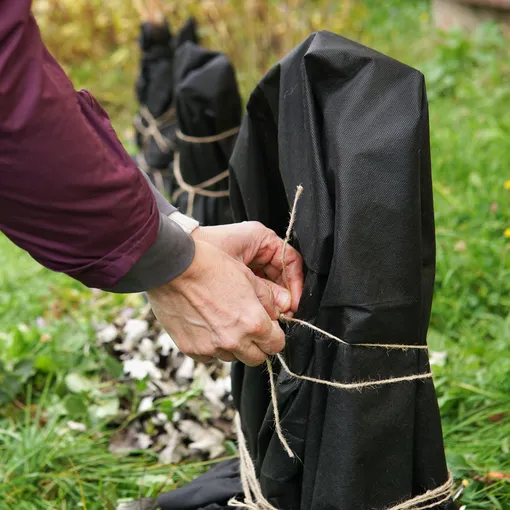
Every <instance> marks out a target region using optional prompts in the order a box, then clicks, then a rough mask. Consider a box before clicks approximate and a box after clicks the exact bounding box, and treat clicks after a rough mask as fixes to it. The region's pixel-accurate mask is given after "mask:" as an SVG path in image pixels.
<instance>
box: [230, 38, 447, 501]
mask: <svg viewBox="0 0 510 510" xmlns="http://www.w3.org/2000/svg"><path fill="white" fill-rule="evenodd" d="M299 184H302V185H303V187H304V192H303V196H302V198H301V200H300V202H299V206H298V210H297V217H296V223H295V228H294V236H293V244H294V246H295V247H296V248H297V249H298V250H299V251H300V252H301V253H302V255H303V259H304V266H305V285H304V292H303V296H302V299H301V302H300V306H299V310H298V313H297V315H296V316H297V317H298V318H300V319H303V320H306V321H308V322H311V323H313V324H316V325H317V326H318V327H320V328H321V329H324V330H326V331H328V332H330V333H332V334H333V335H335V336H337V337H340V338H343V339H345V340H346V341H347V342H350V343H385V344H389V343H395V344H413V345H414V344H416V345H422V344H424V343H425V342H426V333H427V327H428V323H429V317H430V309H431V302H432V292H433V285H434V272H435V236H434V216H433V203H432V186H431V171H430V147H429V132H428V105H427V99H426V93H425V85H424V79H423V76H422V75H421V74H420V73H419V72H418V71H416V70H414V69H412V68H410V67H408V66H406V65H404V64H401V63H399V62H397V61H395V60H393V59H391V58H389V57H386V56H384V55H382V54H380V53H377V52H375V51H373V50H371V49H368V48H366V47H363V46H361V45H359V44H357V43H354V42H352V41H349V40H347V39H344V38H342V37H339V36H336V35H333V34H331V33H328V32H320V33H317V34H314V35H312V36H310V37H309V38H308V39H307V40H306V41H305V42H304V43H302V44H301V45H300V46H298V47H297V48H296V49H294V50H293V51H292V52H291V53H290V54H289V55H288V56H286V57H285V58H284V59H283V60H282V61H281V62H280V63H279V64H277V65H276V66H275V67H274V68H273V69H272V70H271V71H270V72H269V73H268V74H267V75H266V76H265V77H264V78H263V79H262V80H261V81H260V83H259V84H258V85H257V87H256V89H255V90H254V92H253V93H252V95H251V97H250V100H249V103H248V105H247V116H246V117H245V119H244V122H243V126H242V130H241V132H240V134H239V136H238V140H237V143H236V146H235V150H234V154H233V156H232V159H231V201H232V207H233V211H234V217H235V220H236V221H243V220H258V221H261V222H262V223H264V224H265V225H267V226H268V227H270V228H272V229H274V230H275V231H276V233H277V234H278V235H280V236H281V237H283V236H284V235H285V230H286V227H287V224H288V221H289V214H288V211H289V208H290V206H291V204H292V202H293V199H294V195H295V190H296V186H297V185H299ZM286 345H287V346H286V349H285V352H284V355H285V358H286V359H287V362H288V363H289V365H290V367H291V368H292V369H293V371H295V372H297V373H300V374H306V375H309V376H312V377H318V378H322V379H327V380H336V381H341V382H357V381H366V380H377V379H385V378H390V377H399V376H406V375H413V374H418V373H423V372H427V371H428V370H429V362H428V359H427V354H426V352H424V351H419V350H408V351H387V350H385V349H377V348H375V349H369V348H362V347H355V346H352V347H351V346H343V345H341V344H339V343H337V342H333V341H330V340H328V339H326V338H324V337H321V336H320V335H317V334H315V333H314V332H312V331H310V330H308V329H306V328H303V327H296V326H291V327H289V328H288V330H287V342H286ZM275 368H276V369H277V368H278V367H275ZM277 392H278V406H279V410H280V416H281V423H282V427H283V430H284V431H285V435H286V437H287V439H288V441H289V444H290V446H291V448H292V449H293V451H294V452H295V453H296V456H297V458H298V459H299V460H295V459H290V458H289V457H288V456H287V454H286V453H285V451H284V450H283V448H282V446H281V444H280V442H279V440H278V438H277V436H276V434H275V431H274V413H273V409H272V406H271V401H270V395H269V382H268V375H267V371H266V370H265V369H264V368H263V367H261V368H249V367H246V366H244V365H242V364H241V363H236V364H234V367H233V393H234V399H235V402H236V406H237V408H238V409H239V410H240V413H241V417H242V421H243V428H244V430H245V434H246V436H247V440H248V447H249V450H250V452H251V454H252V457H253V459H254V461H255V465H256V470H257V473H258V475H259V477H260V481H261V485H262V489H263V492H264V494H265V496H266V497H267V498H268V499H269V500H270V501H271V502H272V503H273V504H274V505H275V506H276V507H277V508H281V509H285V510H298V509H300V510H369V509H370V510H372V509H375V510H378V509H381V510H382V509H384V508H387V507H389V506H391V505H393V504H397V503H398V502H400V501H402V500H405V499H409V498H411V497H413V496H416V495H418V494H421V493H423V492H425V491H426V490H427V489H431V488H435V487H436V486H438V485H441V484H443V483H444V482H445V481H446V479H447V477H448V474H447V468H446V463H445V456H444V449H443V440H442V432H441V424H440V417H439V410H438V406H437V401H436V396H435V392H434V385H433V383H432V381H431V380H430V379H427V380H422V381H413V382H402V383H396V384H390V385H386V386H380V387H377V388H372V389H364V390H363V391H361V392H360V391H346V390H341V389H336V388H328V387H326V386H323V385H319V384H314V383H310V382H305V381H299V380H297V379H294V378H292V377H291V376H289V375H288V374H287V373H286V372H285V371H280V373H279V376H278V391H277ZM436 508H444V509H446V508H448V509H451V508H455V506H454V504H453V503H452V502H448V503H446V504H443V505H441V506H438V505H436Z"/></svg>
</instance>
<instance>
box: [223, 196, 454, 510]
mask: <svg viewBox="0 0 510 510" xmlns="http://www.w3.org/2000/svg"><path fill="white" fill-rule="evenodd" d="M302 192H303V188H302V186H298V188H297V191H296V196H295V198H294V204H293V207H292V210H291V215H290V221H289V226H288V228H287V232H286V235H285V239H284V246H283V251H282V259H281V260H282V276H283V281H284V283H285V286H286V287H287V289H289V291H290V287H289V285H288V278H287V275H286V249H287V246H288V244H289V241H290V237H291V235H292V231H293V228H294V223H295V221H296V210H297V203H298V200H299V198H300V196H301V193H302ZM280 319H281V320H282V321H283V322H287V323H289V322H290V323H296V324H300V325H301V326H304V327H307V328H309V329H311V330H313V331H316V332H318V333H321V334H322V335H324V336H326V337H327V338H330V339H332V340H335V341H337V342H339V343H341V344H344V345H347V346H349V347H367V348H377V347H379V348H384V349H399V350H408V349H426V348H427V347H426V346H418V345H404V344H395V345H394V344H355V343H349V342H346V341H345V340H342V339H340V338H338V337H336V336H334V335H332V334H331V333H328V332H327V331H324V330H322V329H320V328H318V327H317V326H314V325H313V324H310V323H308V322H306V321H303V320H300V319H294V318H290V317H286V316H284V315H281V316H280ZM277 358H278V360H279V361H280V363H281V365H282V368H283V369H284V370H286V371H287V372H288V373H289V374H290V375H291V376H292V377H295V378H296V379H301V380H304V381H309V382H313V383H316V384H324V385H326V386H330V387H333V388H339V389H344V390H359V391H361V390H363V389H369V388H374V387H377V386H381V385H385V384H395V383H401V382H409V381H416V380H423V379H430V378H432V373H431V372H430V371H429V372H425V373H422V374H414V375H409V376H403V377H391V378H388V379H376V380H372V381H359V382H354V383H342V382H337V381H327V380H324V379H318V378H315V377H310V376H306V375H299V374H296V373H295V372H293V371H292V370H291V369H290V368H289V366H288V365H287V363H286V362H285V360H284V358H283V356H282V355H281V354H277ZM266 366H267V370H268V375H269V380H270V387H271V401H272V404H273V412H274V417H275V431H276V434H277V436H278V439H279V440H280V443H281V444H282V447H283V448H284V449H285V451H286V452H287V454H288V455H289V457H291V458H294V456H295V455H294V453H293V452H292V449H291V448H290V446H289V444H288V443H287V440H286V439H285V436H284V434H283V430H282V426H281V422H280V414H279V411H278V402H277V396H276V383H275V381H274V371H273V366H272V362H271V360H270V359H269V358H268V359H267V360H266ZM236 426H237V433H238V442H239V456H240V469H241V481H242V485H243V491H244V494H245V500H244V501H242V502H240V501H238V500H236V499H235V498H233V499H232V500H231V501H230V502H229V506H234V507H239V508H248V509H250V510H277V509H276V508H275V507H273V506H271V505H270V504H269V503H268V502H267V500H266V499H265V498H264V497H263V495H262V490H261V488H260V484H259V482H258V480H257V476H256V472H255V467H254V465H253V461H252V459H251V457H250V454H249V452H248V448H247V445H246V439H245V437H244V434H243V431H242V428H241V420H240V417H239V415H237V416H236ZM452 490H453V479H452V476H451V475H450V476H449V478H448V480H447V481H446V482H445V483H444V484H443V485H441V486H439V487H436V488H435V489H432V490H430V491H427V492H425V493H424V494H421V495H419V496H416V497H415V498H412V499H410V500H407V501H404V502H402V503H399V504H398V505H396V506H393V507H391V508H389V509H387V510H425V509H427V508H431V507H433V506H436V505H438V504H440V503H442V502H444V501H447V500H448V499H449V498H450V497H451V493H452ZM261 498H262V499H261ZM438 498H440V499H439V501H438ZM428 503H430V504H428ZM268 505H269V506H268ZM424 505H426V506H424Z"/></svg>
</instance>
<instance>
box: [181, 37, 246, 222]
mask: <svg viewBox="0 0 510 510" xmlns="http://www.w3.org/2000/svg"><path fill="white" fill-rule="evenodd" d="M174 72H175V83H176V86H175V108H176V113H177V122H178V125H179V128H180V130H181V131H182V132H183V133H184V134H186V135H189V136H194V137H204V136H211V135H216V134H218V133H221V132H224V131H227V130H229V129H231V128H233V127H236V126H239V124H240V122H241V115H242V106H241V98H240V95H239V91H238V87H237V81H236V77H235V72H234V69H233V67H232V64H231V63H230V61H229V60H228V58H227V57H226V55H224V54H222V53H218V52H215V51H210V50H207V49H204V48H202V47H200V46H197V45H196V44H193V43H190V42H187V43H185V44H183V45H182V46H181V47H179V49H178V50H177V51H176V53H175V67H174ZM235 140H236V136H231V137H228V138H226V139H224V140H221V141H218V142H213V143H188V142H183V141H181V140H178V148H179V155H180V167H181V172H182V175H183V178H184V180H185V181H186V182H187V183H188V184H191V185H197V184H200V183H202V182H204V181H206V180H208V179H210V178H212V177H214V176H216V175H218V174H219V173H221V172H223V171H225V170H227V169H228V161H229V158H230V156H231V154H232V150H233V147H234V143H235ZM207 189H208V190H210V191H220V190H227V189H228V179H224V180H223V181H221V182H219V183H217V184H215V185H213V186H209V187H208V188H207ZM187 201H188V194H187V193H183V194H182V195H181V196H180V197H179V198H178V199H177V200H176V202H175V203H174V205H175V206H176V207H178V208H179V209H180V210H181V211H186V210H187ZM193 217H194V218H195V219H197V220H198V221H200V223H201V224H202V225H221V224H224V223H229V222H230V221H231V211H230V203H229V199H228V197H224V198H223V197H220V198H213V197H205V196H199V195H195V199H194V201H193Z"/></svg>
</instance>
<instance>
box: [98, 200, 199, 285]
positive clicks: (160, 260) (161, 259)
mask: <svg viewBox="0 0 510 510" xmlns="http://www.w3.org/2000/svg"><path fill="white" fill-rule="evenodd" d="M160 196H161V195H160ZM162 198H163V197H162ZM156 200H157V198H156ZM163 200H164V199H163ZM165 202H166V200H165ZM167 204H168V202H167ZM168 205H169V206H170V204H168ZM158 207H159V204H158ZM170 207H172V206H170ZM172 210H174V211H175V210H176V209H175V208H172ZM172 210H171V211H170V212H172ZM194 256H195V243H194V241H193V238H192V237H191V236H190V235H188V234H187V233H186V232H184V230H183V229H182V228H181V227H180V226H179V225H178V224H177V223H175V222H174V221H172V220H171V219H169V218H168V216H167V215H166V214H164V213H161V210H160V214H159V232H158V238H157V239H156V242H155V243H154V244H153V245H152V246H151V247H150V248H149V249H148V250H147V251H146V252H145V253H144V254H143V256H142V258H141V259H140V260H139V261H138V262H137V263H136V264H135V265H134V266H133V267H132V268H131V269H130V270H129V272H128V273H127V274H126V275H124V276H123V277H122V279H121V280H120V281H119V283H117V285H115V287H113V288H111V289H105V290H107V291H108V292H115V293H119V294H127V293H133V292H144V291H147V290H150V289H153V288H155V287H159V286H160V285H163V284H164V283H166V282H168V281H169V280H171V279H172V278H175V277H176V276H179V275H180V274H181V273H183V272H184V271H185V270H186V269H187V268H188V267H189V265H190V264H191V262H192V260H193V257H194Z"/></svg>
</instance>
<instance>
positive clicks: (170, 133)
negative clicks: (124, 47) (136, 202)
mask: <svg viewBox="0 0 510 510" xmlns="http://www.w3.org/2000/svg"><path fill="white" fill-rule="evenodd" d="M187 41H191V42H194V43H197V42H198V35H197V27H196V21H195V19H194V18H189V19H188V20H187V21H186V23H185V24H184V25H183V26H182V27H181V29H180V30H179V31H178V33H177V35H175V36H173V35H172V33H171V30H170V27H169V25H168V23H167V22H166V21H165V23H164V24H153V23H143V24H142V25H141V27H140V39H139V44H140V49H141V50H142V57H141V60H140V74H139V76H138V79H137V81H136V87H135V90H136V97H137V99H138V102H139V103H140V104H141V105H145V106H146V107H147V108H148V109H149V111H150V112H151V114H152V116H153V117H154V118H155V119H158V118H160V117H161V116H163V115H164V114H165V113H166V112H167V111H168V110H169V109H170V107H171V106H172V103H173V99H174V88H175V82H174V70H173V67H174V52H175V50H176V49H177V48H179V46H181V45H183V44H184V43H186V42H187ZM143 124H144V125H145V126H147V123H146V122H145V121H144V122H143ZM176 129H177V125H176V123H175V122H174V123H169V124H168V125H165V126H163V127H162V128H161V129H160V131H161V134H162V135H163V136H164V137H165V138H166V139H168V140H170V142H171V144H175V142H176V137H175V131H176ZM136 142H137V145H138V147H139V149H140V150H141V151H142V152H143V154H144V157H145V161H146V162H147V165H148V166H149V167H150V168H154V169H157V170H160V171H162V174H163V176H164V180H165V186H166V188H167V190H168V192H169V193H170V192H171V191H172V180H173V179H172V177H171V175H172V162H173V156H174V153H173V151H172V150H170V151H162V150H161V149H160V148H159V147H158V145H157V144H156V142H155V141H154V140H153V139H151V140H150V141H149V142H148V143H147V145H146V146H145V145H144V144H143V139H142V136H141V135H140V133H137V136H136ZM151 180H152V181H153V182H154V178H153V176H151Z"/></svg>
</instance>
